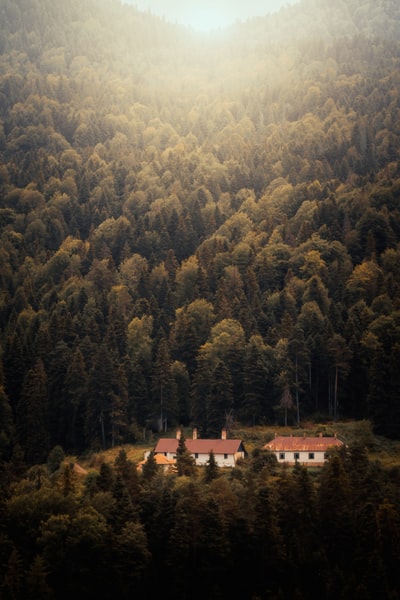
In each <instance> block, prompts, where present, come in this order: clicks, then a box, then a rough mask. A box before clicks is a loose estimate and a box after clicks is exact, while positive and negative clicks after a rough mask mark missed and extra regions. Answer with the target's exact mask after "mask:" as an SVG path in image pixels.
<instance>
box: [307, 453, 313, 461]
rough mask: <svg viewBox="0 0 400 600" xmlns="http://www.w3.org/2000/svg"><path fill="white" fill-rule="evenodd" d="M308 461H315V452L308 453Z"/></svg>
mask: <svg viewBox="0 0 400 600" xmlns="http://www.w3.org/2000/svg"><path fill="white" fill-rule="evenodd" d="M308 460H314V452H309V453H308Z"/></svg>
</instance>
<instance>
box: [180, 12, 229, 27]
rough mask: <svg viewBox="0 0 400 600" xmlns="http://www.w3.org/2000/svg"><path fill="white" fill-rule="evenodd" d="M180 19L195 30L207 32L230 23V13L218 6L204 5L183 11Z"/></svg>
mask: <svg viewBox="0 0 400 600" xmlns="http://www.w3.org/2000/svg"><path fill="white" fill-rule="evenodd" d="M182 21H183V22H184V24H185V25H187V26H189V27H192V28H193V29H196V30H197V31H204V32H209V31H214V30H216V29H223V28H224V27H228V26H229V25H231V23H232V15H230V14H229V13H228V12H226V11H224V10H220V9H218V8H213V7H211V6H209V7H207V6H204V7H198V8H192V9H190V10H188V11H185V14H184V15H183V18H182Z"/></svg>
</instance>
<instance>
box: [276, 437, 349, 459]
mask: <svg viewBox="0 0 400 600" xmlns="http://www.w3.org/2000/svg"><path fill="white" fill-rule="evenodd" d="M342 445H343V442H342V441H340V440H339V439H338V438H337V437H336V435H335V436H334V437H323V436H322V434H320V435H319V436H316V437H311V436H310V437H307V436H292V435H290V436H285V435H278V436H275V438H274V439H273V440H271V441H270V442H268V444H266V445H265V446H264V449H265V450H270V451H271V452H273V453H274V454H275V456H276V458H277V460H278V462H279V463H287V464H289V465H293V464H295V463H300V464H302V465H307V466H322V465H323V464H324V463H325V461H326V459H327V456H328V451H329V450H330V449H331V448H339V447H340V446H342Z"/></svg>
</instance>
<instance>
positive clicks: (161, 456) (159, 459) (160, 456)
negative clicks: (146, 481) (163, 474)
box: [139, 454, 176, 467]
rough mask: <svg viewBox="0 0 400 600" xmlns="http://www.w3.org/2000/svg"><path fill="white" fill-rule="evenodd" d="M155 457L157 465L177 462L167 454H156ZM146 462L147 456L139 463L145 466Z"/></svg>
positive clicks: (162, 465) (163, 465)
mask: <svg viewBox="0 0 400 600" xmlns="http://www.w3.org/2000/svg"><path fill="white" fill-rule="evenodd" d="M154 459H155V461H156V463H157V465H159V466H161V467H165V466H167V465H175V464H176V460H175V459H174V458H167V457H166V456H164V454H156V455H155V456H154ZM146 462H147V458H145V459H144V460H141V461H140V463H139V465H141V466H143V465H144V464H145V463H146Z"/></svg>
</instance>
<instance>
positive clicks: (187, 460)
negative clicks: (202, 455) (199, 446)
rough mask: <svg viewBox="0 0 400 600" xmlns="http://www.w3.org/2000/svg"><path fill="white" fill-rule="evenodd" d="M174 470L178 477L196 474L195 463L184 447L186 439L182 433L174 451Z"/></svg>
mask: <svg viewBox="0 0 400 600" xmlns="http://www.w3.org/2000/svg"><path fill="white" fill-rule="evenodd" d="M176 468H177V471H178V475H180V476H181V475H186V476H188V477H190V476H192V475H195V473H196V463H195V460H194V458H193V456H192V455H191V454H190V452H189V450H188V449H187V447H186V439H185V436H184V434H183V432H181V434H180V437H179V440H178V447H177V449H176Z"/></svg>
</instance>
